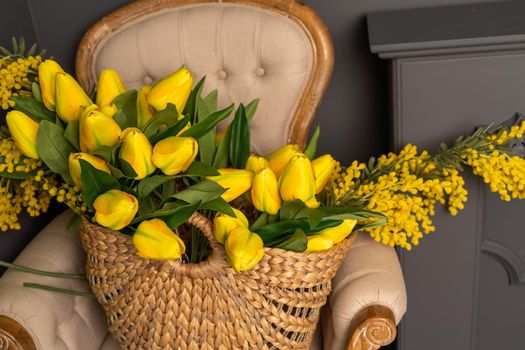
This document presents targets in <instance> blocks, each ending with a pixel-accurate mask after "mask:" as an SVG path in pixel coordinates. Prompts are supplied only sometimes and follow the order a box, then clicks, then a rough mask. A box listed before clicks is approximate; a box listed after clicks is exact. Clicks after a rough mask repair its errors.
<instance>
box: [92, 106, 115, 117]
mask: <svg viewBox="0 0 525 350" xmlns="http://www.w3.org/2000/svg"><path fill="white" fill-rule="evenodd" d="M88 108H89V107H88ZM100 111H101V112H102V113H104V114H105V115H107V116H108V117H112V118H113V116H114V115H115V114H117V112H118V108H117V106H115V105H114V104H113V103H112V104H110V105H107V106H105V107H103V108H101V109H100Z"/></svg>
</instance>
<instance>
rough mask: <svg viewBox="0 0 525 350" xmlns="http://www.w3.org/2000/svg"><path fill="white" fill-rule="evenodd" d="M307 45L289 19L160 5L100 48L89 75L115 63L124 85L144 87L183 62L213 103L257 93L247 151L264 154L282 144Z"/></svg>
mask: <svg viewBox="0 0 525 350" xmlns="http://www.w3.org/2000/svg"><path fill="white" fill-rule="evenodd" d="M313 53H314V51H313V47H312V44H311V42H310V40H309V37H308V36H307V34H306V33H305V31H304V29H303V28H302V27H301V26H300V25H299V24H298V23H297V22H296V21H294V20H292V19H290V18H288V17H285V16H283V15H280V14H276V13H275V12H273V11H270V10H266V9H262V8H257V7H253V6H247V5H241V4H226V3H207V4H197V5H186V6H183V7H178V8H173V9H166V10H163V11H162V12H159V13H155V14H152V15H149V16H146V17H144V18H141V19H140V20H139V21H136V22H134V23H131V24H130V25H127V26H125V27H123V28H121V29H120V30H119V31H117V32H116V33H115V34H112V35H111V36H110V37H109V38H108V39H107V41H106V42H104V43H102V44H101V45H100V46H99V49H98V51H97V52H95V57H96V59H95V67H94V70H95V71H94V72H93V74H97V75H98V73H99V72H100V71H101V70H102V69H105V68H114V69H116V70H117V71H118V72H119V73H120V74H121V76H122V78H123V81H124V83H125V85H126V87H127V88H138V87H140V86H142V85H145V84H151V83H152V82H155V81H158V80H159V79H161V78H162V77H164V76H166V75H168V74H169V73H171V72H173V71H175V70H176V69H178V68H179V67H180V66H182V65H186V66H187V67H188V68H189V69H190V70H191V71H192V72H193V73H194V74H195V75H196V77H197V79H200V78H201V77H202V76H206V86H205V90H204V91H205V93H206V92H208V91H211V90H213V89H219V106H220V107H225V106H227V105H229V104H230V103H232V102H235V103H236V104H238V103H241V102H242V103H245V104H246V103H249V102H250V101H251V100H253V99H254V98H257V97H260V98H261V101H260V104H259V108H258V112H257V114H256V115H255V118H254V120H253V121H252V123H251V130H252V135H251V136H252V148H253V150H254V151H255V152H257V153H259V154H266V153H268V152H270V151H272V150H274V149H275V148H277V147H279V146H281V145H283V144H285V143H286V142H287V140H286V137H287V134H288V129H289V124H290V121H291V117H292V115H293V114H294V111H295V110H296V108H297V105H298V101H299V99H300V97H301V95H302V92H303V89H304V87H305V84H306V82H307V81H308V78H309V76H310V73H311V70H312V64H313V57H314V56H313Z"/></svg>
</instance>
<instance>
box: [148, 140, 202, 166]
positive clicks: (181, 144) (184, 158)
mask: <svg viewBox="0 0 525 350" xmlns="http://www.w3.org/2000/svg"><path fill="white" fill-rule="evenodd" d="M198 150H199V144H198V143H197V141H196V140H195V139H194V138H192V137H178V136H170V137H167V138H165V139H164V140H161V141H159V142H157V144H155V147H153V156H152V160H153V164H155V166H156V167H157V168H159V169H160V170H162V172H163V173H164V174H166V175H176V174H178V173H180V172H182V171H185V170H186V169H188V168H189V167H190V165H191V163H192V162H193V160H194V159H195V157H196V156H197V152H198Z"/></svg>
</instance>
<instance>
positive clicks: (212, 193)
mask: <svg viewBox="0 0 525 350" xmlns="http://www.w3.org/2000/svg"><path fill="white" fill-rule="evenodd" d="M224 192H226V189H224V188H223V187H222V186H220V185H219V184H218V183H216V182H213V181H211V180H204V181H201V182H199V183H197V184H195V185H193V186H190V187H188V188H186V189H184V190H182V191H180V192H177V193H175V194H174V195H171V196H169V197H167V198H165V199H164V201H163V202H162V204H164V203H165V202H167V201H171V200H174V199H179V200H182V201H185V202H186V203H197V202H199V201H200V202H204V203H205V202H209V201H211V200H213V199H216V198H219V197H220V196H221V194H223V193H224Z"/></svg>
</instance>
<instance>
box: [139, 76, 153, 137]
mask: <svg viewBox="0 0 525 350" xmlns="http://www.w3.org/2000/svg"><path fill="white" fill-rule="evenodd" d="M150 91H151V86H149V85H145V86H143V87H141V88H140V90H139V93H138V95H137V127H138V128H139V129H142V127H143V126H144V125H145V124H146V122H147V121H148V120H150V119H151V117H152V116H153V113H154V112H155V111H154V110H153V108H151V106H150V105H149V104H148V94H149V92H150Z"/></svg>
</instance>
